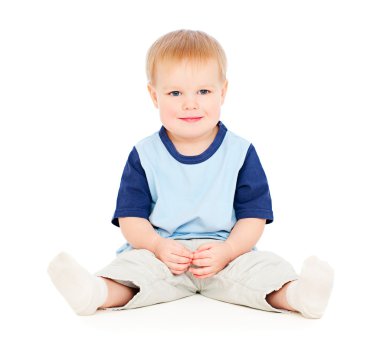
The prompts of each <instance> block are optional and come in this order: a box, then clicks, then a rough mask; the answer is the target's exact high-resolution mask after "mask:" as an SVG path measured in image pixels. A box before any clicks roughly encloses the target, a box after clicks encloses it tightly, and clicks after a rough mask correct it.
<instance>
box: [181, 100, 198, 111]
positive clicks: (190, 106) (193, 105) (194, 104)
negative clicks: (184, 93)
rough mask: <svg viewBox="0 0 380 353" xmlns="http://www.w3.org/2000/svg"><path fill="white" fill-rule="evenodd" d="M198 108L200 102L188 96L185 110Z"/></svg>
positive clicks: (184, 103)
mask: <svg viewBox="0 0 380 353" xmlns="http://www.w3.org/2000/svg"><path fill="white" fill-rule="evenodd" d="M198 108H199V104H198V102H197V101H196V99H194V98H186V99H185V101H184V102H183V110H193V109H198Z"/></svg>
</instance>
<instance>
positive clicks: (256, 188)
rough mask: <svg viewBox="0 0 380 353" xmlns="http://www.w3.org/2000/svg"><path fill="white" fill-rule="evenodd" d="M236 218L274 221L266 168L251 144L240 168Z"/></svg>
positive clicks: (235, 202)
mask: <svg viewBox="0 0 380 353" xmlns="http://www.w3.org/2000/svg"><path fill="white" fill-rule="evenodd" d="M234 209H235V214H236V219H237V220H239V219H241V218H262V219H266V223H267V224H268V223H272V222H273V211H272V200H271V196H270V192H269V186H268V181H267V177H266V175H265V172H264V169H263V167H262V166H261V163H260V160H259V157H258V155H257V153H256V150H255V148H254V147H253V145H252V144H251V145H250V146H249V148H248V151H247V155H246V157H245V161H244V164H243V166H242V167H241V168H240V171H239V174H238V179H237V183H236V191H235V198H234Z"/></svg>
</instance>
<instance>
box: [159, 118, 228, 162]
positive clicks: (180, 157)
mask: <svg viewBox="0 0 380 353" xmlns="http://www.w3.org/2000/svg"><path fill="white" fill-rule="evenodd" d="M217 125H218V126H219V130H218V133H217V134H216V136H215V139H214V141H213V142H212V144H211V145H210V146H209V147H208V148H207V149H206V150H205V151H204V152H202V153H201V154H199V155H197V156H184V155H183V154H181V153H179V152H178V151H177V150H176V148H175V146H174V144H173V142H172V141H171V140H170V139H169V136H168V134H167V132H166V129H165V128H164V126H161V129H160V131H159V135H160V138H161V141H162V143H163V144H164V145H165V147H166V149H167V150H168V152H169V153H170V154H171V155H172V157H174V158H175V159H176V160H177V161H178V162H181V163H184V164H197V163H202V162H204V161H205V160H207V159H209V158H210V157H211V156H212V155H213V154H214V153H215V152H216V151H217V150H218V148H219V146H220V145H221V144H222V142H223V139H224V136H226V133H227V128H226V126H225V125H224V124H223V123H222V122H221V121H219V122H218V124H217Z"/></svg>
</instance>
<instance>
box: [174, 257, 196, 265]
mask: <svg viewBox="0 0 380 353" xmlns="http://www.w3.org/2000/svg"><path fill="white" fill-rule="evenodd" d="M191 260H192V259H189V258H188V257H185V256H178V255H173V257H172V259H171V261H172V262H175V263H177V264H189V263H190V262H191Z"/></svg>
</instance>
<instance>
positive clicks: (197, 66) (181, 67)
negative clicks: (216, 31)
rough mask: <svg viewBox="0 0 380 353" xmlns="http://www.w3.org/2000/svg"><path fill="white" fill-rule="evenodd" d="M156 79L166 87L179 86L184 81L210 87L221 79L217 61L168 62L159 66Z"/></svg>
mask: <svg viewBox="0 0 380 353" xmlns="http://www.w3.org/2000/svg"><path fill="white" fill-rule="evenodd" d="M156 79H157V81H160V83H162V84H165V86H167V85H175V84H179V83H181V82H180V81H184V80H186V81H192V82H196V83H199V84H207V82H208V84H209V85H210V84H214V83H215V82H214V81H218V80H219V79H220V73H219V67H218V63H217V61H216V60H215V59H209V60H204V61H194V60H193V61H190V60H181V61H180V60H178V61H166V62H160V63H158V64H157V66H156ZM177 81H179V82H177ZM197 81H199V82H197ZM157 83H158V82H157Z"/></svg>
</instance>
